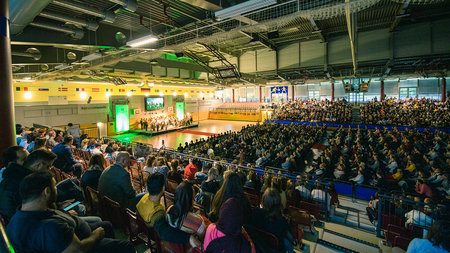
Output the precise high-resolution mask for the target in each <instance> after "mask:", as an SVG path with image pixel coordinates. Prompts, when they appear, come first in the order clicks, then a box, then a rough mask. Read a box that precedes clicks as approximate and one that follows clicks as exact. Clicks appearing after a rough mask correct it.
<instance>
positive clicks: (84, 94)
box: [80, 91, 87, 99]
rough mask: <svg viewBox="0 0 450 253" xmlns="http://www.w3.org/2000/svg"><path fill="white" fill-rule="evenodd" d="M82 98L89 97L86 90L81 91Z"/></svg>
mask: <svg viewBox="0 0 450 253" xmlns="http://www.w3.org/2000/svg"><path fill="white" fill-rule="evenodd" d="M80 98H81V99H86V98H87V93H86V92H84V91H83V92H81V93H80Z"/></svg>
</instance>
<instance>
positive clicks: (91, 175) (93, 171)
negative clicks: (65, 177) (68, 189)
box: [80, 154, 105, 190]
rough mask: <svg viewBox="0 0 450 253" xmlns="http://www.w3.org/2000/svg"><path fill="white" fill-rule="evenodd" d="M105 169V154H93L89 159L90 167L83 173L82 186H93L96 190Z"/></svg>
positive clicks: (84, 187)
mask: <svg viewBox="0 0 450 253" xmlns="http://www.w3.org/2000/svg"><path fill="white" fill-rule="evenodd" d="M104 169H105V158H103V154H95V155H92V156H91V159H90V160H89V167H88V168H87V169H86V171H85V172H84V173H83V175H81V179H80V184H81V188H83V189H86V187H88V186H89V187H91V188H92V189H94V190H97V187H98V180H99V179H100V176H101V175H102V172H103V170H104Z"/></svg>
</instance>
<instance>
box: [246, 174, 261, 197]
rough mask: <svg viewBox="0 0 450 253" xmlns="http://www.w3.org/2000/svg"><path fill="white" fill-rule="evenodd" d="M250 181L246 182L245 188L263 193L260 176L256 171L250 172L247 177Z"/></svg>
mask: <svg viewBox="0 0 450 253" xmlns="http://www.w3.org/2000/svg"><path fill="white" fill-rule="evenodd" d="M247 178H248V180H247V182H245V185H244V186H245V187H248V188H252V189H255V191H256V192H259V191H261V183H260V182H259V180H258V175H257V174H256V173H255V171H253V170H250V171H249V172H248V176H247Z"/></svg>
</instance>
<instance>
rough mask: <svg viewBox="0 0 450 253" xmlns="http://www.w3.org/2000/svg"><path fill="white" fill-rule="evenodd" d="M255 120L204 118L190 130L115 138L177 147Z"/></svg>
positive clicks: (157, 145)
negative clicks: (163, 143)
mask: <svg viewBox="0 0 450 253" xmlns="http://www.w3.org/2000/svg"><path fill="white" fill-rule="evenodd" d="M253 124H255V122H247V121H228V120H203V121H200V124H199V126H198V127H193V128H189V129H188V130H189V131H186V130H185V131H176V132H171V133H166V134H161V135H157V136H146V135H136V134H124V135H121V136H118V137H116V138H115V139H117V140H120V141H123V142H140V143H145V144H151V145H153V147H156V148H159V147H160V146H161V143H162V141H163V140H164V142H165V144H166V146H167V147H172V148H177V147H178V146H179V145H180V143H181V144H183V145H184V143H185V142H190V141H191V140H193V141H195V140H197V139H201V138H207V137H208V136H210V135H212V134H219V133H222V132H226V131H240V130H241V129H242V127H244V126H247V125H253Z"/></svg>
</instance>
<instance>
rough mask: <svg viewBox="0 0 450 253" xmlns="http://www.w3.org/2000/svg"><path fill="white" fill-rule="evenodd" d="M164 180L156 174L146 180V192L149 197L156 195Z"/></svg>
mask: <svg viewBox="0 0 450 253" xmlns="http://www.w3.org/2000/svg"><path fill="white" fill-rule="evenodd" d="M165 181H166V179H165V178H164V175H163V174H161V173H159V172H156V173H153V174H151V175H150V176H149V177H148V178H147V190H148V193H149V194H150V195H153V196H155V195H158V194H159V193H160V192H161V190H162V189H163V187H164V183H165Z"/></svg>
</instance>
